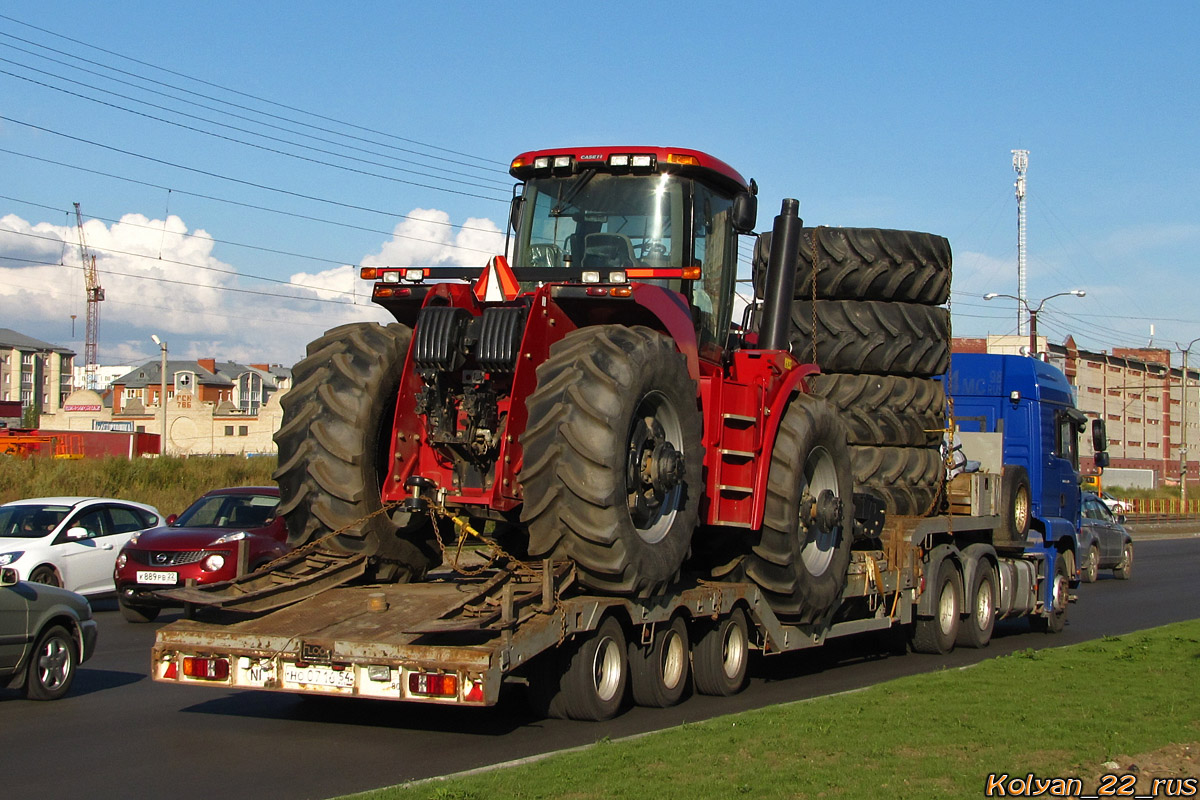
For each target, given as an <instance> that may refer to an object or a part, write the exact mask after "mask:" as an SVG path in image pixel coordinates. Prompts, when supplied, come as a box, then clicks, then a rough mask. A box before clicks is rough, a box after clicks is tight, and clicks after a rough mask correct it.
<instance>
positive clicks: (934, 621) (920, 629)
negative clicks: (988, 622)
mask: <svg viewBox="0 0 1200 800" xmlns="http://www.w3.org/2000/svg"><path fill="white" fill-rule="evenodd" d="M959 586H960V583H959V574H958V567H957V566H955V563H954V561H953V560H951V559H949V558H944V559H942V561H941V563H940V564H938V569H937V577H936V578H935V579H934V582H933V584H932V589H933V591H934V592H935V594H934V604H933V617H931V618H929V619H922V618H918V619H917V620H916V622H914V623H913V638H912V649H913V651H914V652H917V653H933V654H935V655H944V654H946V653H949V652H950V651H951V650H953V649H954V642H955V641H956V640H957V639H958V629H959V624H960V623H961V622H962V619H961V615H962V600H961V598H960V597H959Z"/></svg>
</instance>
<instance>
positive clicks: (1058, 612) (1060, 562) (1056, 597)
mask: <svg viewBox="0 0 1200 800" xmlns="http://www.w3.org/2000/svg"><path fill="white" fill-rule="evenodd" d="M1064 555H1065V554H1064V553H1059V554H1057V555H1056V556H1055V558H1054V575H1053V576H1052V577H1051V584H1050V608H1049V609H1047V613H1046V615H1045V616H1040V617H1030V618H1029V626H1030V627H1031V628H1033V630H1035V631H1042V632H1043V633H1060V632H1061V631H1062V629H1063V628H1065V627H1066V625H1067V605H1068V602H1069V598H1068V595H1069V593H1070V591H1071V585H1070V584H1071V581H1070V578H1069V577H1068V572H1067V559H1065V558H1063V556H1064Z"/></svg>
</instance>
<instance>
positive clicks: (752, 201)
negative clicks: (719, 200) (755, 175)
mask: <svg viewBox="0 0 1200 800" xmlns="http://www.w3.org/2000/svg"><path fill="white" fill-rule="evenodd" d="M750 189H751V191H749V192H740V193H739V194H738V195H737V196H736V197H734V198H733V214H732V217H733V229H734V230H735V231H737V232H738V233H752V232H753V231H754V226H755V224H757V222H758V198H757V197H755V193H757V191H758V184H756V183H754V181H750Z"/></svg>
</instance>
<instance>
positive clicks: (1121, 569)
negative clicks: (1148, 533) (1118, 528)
mask: <svg viewBox="0 0 1200 800" xmlns="http://www.w3.org/2000/svg"><path fill="white" fill-rule="evenodd" d="M1132 575H1133V542H1126V543H1125V552H1124V554H1123V555H1122V556H1121V563H1120V564H1118V565H1117V566H1115V567H1113V577H1115V578H1117V579H1119V580H1123V581H1127V580H1129V578H1130V577H1131V576H1132Z"/></svg>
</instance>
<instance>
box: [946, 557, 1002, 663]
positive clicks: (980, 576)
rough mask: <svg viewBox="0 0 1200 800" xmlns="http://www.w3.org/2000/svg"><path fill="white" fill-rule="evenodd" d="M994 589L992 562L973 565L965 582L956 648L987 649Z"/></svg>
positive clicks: (993, 624)
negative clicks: (963, 602) (965, 595)
mask: <svg viewBox="0 0 1200 800" xmlns="http://www.w3.org/2000/svg"><path fill="white" fill-rule="evenodd" d="M998 586H999V584H997V582H996V568H995V567H994V566H993V565H992V562H991V561H989V560H988V559H986V558H981V559H979V560H978V561H976V562H975V564H974V566H973V567H972V569H971V576H970V580H969V581H967V598H966V599H967V602H966V608H965V609H964V611H965V612H966V613H965V614H964V616H963V618H962V621H961V622H960V623H959V627H958V637H957V638H956V640H955V643H956V644H958V645H959V646H960V647H987V646H988V643H990V642H991V641H992V631H993V630H994V629H995V627H996V600H997V599H998V597H999V594H998Z"/></svg>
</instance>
